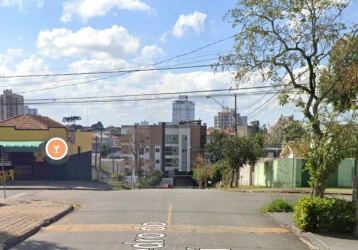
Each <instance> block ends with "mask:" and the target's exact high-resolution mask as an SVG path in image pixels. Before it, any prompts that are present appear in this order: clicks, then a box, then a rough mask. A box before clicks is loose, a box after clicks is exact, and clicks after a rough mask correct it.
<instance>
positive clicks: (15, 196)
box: [9, 193, 27, 199]
mask: <svg viewBox="0 0 358 250" xmlns="http://www.w3.org/2000/svg"><path fill="white" fill-rule="evenodd" d="M26 194H27V193H18V194H15V195H13V196H10V197H9V199H16V198H19V197H21V196H24V195H26Z"/></svg>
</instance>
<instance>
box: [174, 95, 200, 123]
mask: <svg viewBox="0 0 358 250" xmlns="http://www.w3.org/2000/svg"><path fill="white" fill-rule="evenodd" d="M194 120H195V102H192V101H188V96H187V95H179V100H175V101H174V102H173V112H172V121H173V122H181V121H194Z"/></svg>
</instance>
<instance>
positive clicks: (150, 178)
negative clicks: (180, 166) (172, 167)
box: [145, 169, 163, 188]
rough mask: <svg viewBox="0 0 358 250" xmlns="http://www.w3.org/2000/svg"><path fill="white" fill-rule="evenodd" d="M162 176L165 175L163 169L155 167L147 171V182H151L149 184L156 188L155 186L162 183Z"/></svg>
mask: <svg viewBox="0 0 358 250" xmlns="http://www.w3.org/2000/svg"><path fill="white" fill-rule="evenodd" d="M162 177H163V173H162V171H159V170H157V169H155V170H152V171H150V172H149V173H147V175H146V176H145V179H146V182H147V183H148V184H149V186H151V187H153V188H154V187H155V186H158V185H159V184H160V183H161V181H162Z"/></svg>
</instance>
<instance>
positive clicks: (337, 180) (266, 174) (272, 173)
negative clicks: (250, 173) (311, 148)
mask: <svg viewBox="0 0 358 250" xmlns="http://www.w3.org/2000/svg"><path fill="white" fill-rule="evenodd" d="M293 163H294V168H292V164H293ZM353 165H354V159H345V160H343V161H342V162H341V164H340V165H339V166H338V168H337V170H336V171H335V172H334V173H332V174H331V175H330V176H329V179H328V181H327V187H352V181H353ZM304 169H305V168H304V165H303V159H300V158H294V159H292V158H290V159H276V160H273V161H266V162H258V163H257V164H256V165H255V182H254V183H255V186H264V187H285V188H292V170H293V182H294V185H293V187H309V184H308V181H309V178H310V177H309V173H308V171H307V170H304ZM303 170H304V171H303Z"/></svg>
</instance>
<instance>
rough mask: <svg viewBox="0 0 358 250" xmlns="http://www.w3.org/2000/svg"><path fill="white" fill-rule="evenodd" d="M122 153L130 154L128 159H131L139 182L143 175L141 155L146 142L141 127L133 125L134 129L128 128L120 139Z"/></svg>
mask: <svg viewBox="0 0 358 250" xmlns="http://www.w3.org/2000/svg"><path fill="white" fill-rule="evenodd" d="M121 145H122V154H123V155H130V156H133V157H128V161H132V163H131V164H133V166H134V170H135V171H136V173H137V175H138V181H139V182H140V181H141V179H142V177H143V165H144V160H143V158H142V157H141V156H142V155H144V151H145V148H146V146H148V142H147V141H146V135H145V133H144V132H143V131H142V129H141V128H138V127H137V126H134V130H129V131H128V132H127V133H126V134H125V135H124V137H123V138H122V139H121Z"/></svg>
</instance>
